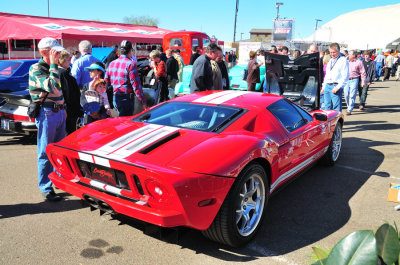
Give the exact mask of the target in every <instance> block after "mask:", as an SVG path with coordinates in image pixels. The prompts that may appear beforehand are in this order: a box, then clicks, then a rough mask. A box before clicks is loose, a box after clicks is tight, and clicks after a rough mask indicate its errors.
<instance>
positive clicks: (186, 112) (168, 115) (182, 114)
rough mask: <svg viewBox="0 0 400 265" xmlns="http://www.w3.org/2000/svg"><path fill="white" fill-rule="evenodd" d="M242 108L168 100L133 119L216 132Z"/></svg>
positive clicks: (241, 110) (240, 111)
mask: <svg viewBox="0 0 400 265" xmlns="http://www.w3.org/2000/svg"><path fill="white" fill-rule="evenodd" d="M243 111H244V110H243V109H241V108H235V107H228V106H210V105H201V104H192V103H189V102H176V101H175V102H168V103H165V104H162V105H160V106H158V107H156V108H154V109H152V110H150V111H147V112H145V113H144V114H142V115H140V116H138V117H137V118H135V119H134V121H137V122H146V123H151V124H159V125H166V126H174V127H181V128H187V129H193V130H199V131H207V132H216V131H218V130H220V129H221V128H222V127H224V126H225V125H226V124H228V123H229V122H230V121H232V120H233V119H234V118H235V117H237V116H238V115H239V114H240V113H242V112H243Z"/></svg>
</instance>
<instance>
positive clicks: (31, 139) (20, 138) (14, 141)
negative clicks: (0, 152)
mask: <svg viewBox="0 0 400 265" xmlns="http://www.w3.org/2000/svg"><path fill="white" fill-rule="evenodd" d="M1 136H5V137H8V138H7V139H5V140H2V141H0V146H2V145H18V144H20V145H35V144H36V134H30V135H23V134H18V133H9V132H4V131H0V137H1Z"/></svg>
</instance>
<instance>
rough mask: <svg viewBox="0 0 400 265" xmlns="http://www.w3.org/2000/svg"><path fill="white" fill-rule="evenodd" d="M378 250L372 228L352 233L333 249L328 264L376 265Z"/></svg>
mask: <svg viewBox="0 0 400 265" xmlns="http://www.w3.org/2000/svg"><path fill="white" fill-rule="evenodd" d="M377 263H378V250H377V248H376V240H375V237H374V233H373V232H372V231H371V230H360V231H356V232H353V233H351V234H350V235H348V236H346V237H344V238H343V239H342V240H340V241H339V243H337V244H336V245H335V247H334V248H333V249H332V252H331V254H330V255H329V257H328V259H327V262H326V264H327V265H376V264H377Z"/></svg>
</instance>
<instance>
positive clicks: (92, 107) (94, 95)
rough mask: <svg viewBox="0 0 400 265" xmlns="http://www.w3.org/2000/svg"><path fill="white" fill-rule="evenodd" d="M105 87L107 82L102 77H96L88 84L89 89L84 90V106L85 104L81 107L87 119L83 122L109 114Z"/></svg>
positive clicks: (106, 116)
mask: <svg viewBox="0 0 400 265" xmlns="http://www.w3.org/2000/svg"><path fill="white" fill-rule="evenodd" d="M106 89H107V84H106V82H105V81H104V79H97V80H95V81H94V82H93V84H92V85H91V86H89V89H88V90H86V91H85V99H86V101H87V103H86V104H85V105H86V107H85V105H84V106H83V109H84V111H85V112H86V114H88V117H87V118H88V119H87V122H85V124H88V123H91V122H93V121H96V120H100V119H105V118H108V117H110V116H111V110H110V104H109V102H108V98H107V93H106ZM96 103H97V104H96Z"/></svg>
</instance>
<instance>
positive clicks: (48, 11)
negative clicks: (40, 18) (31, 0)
mask: <svg viewBox="0 0 400 265" xmlns="http://www.w3.org/2000/svg"><path fill="white" fill-rule="evenodd" d="M47 16H48V17H50V0H47Z"/></svg>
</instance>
